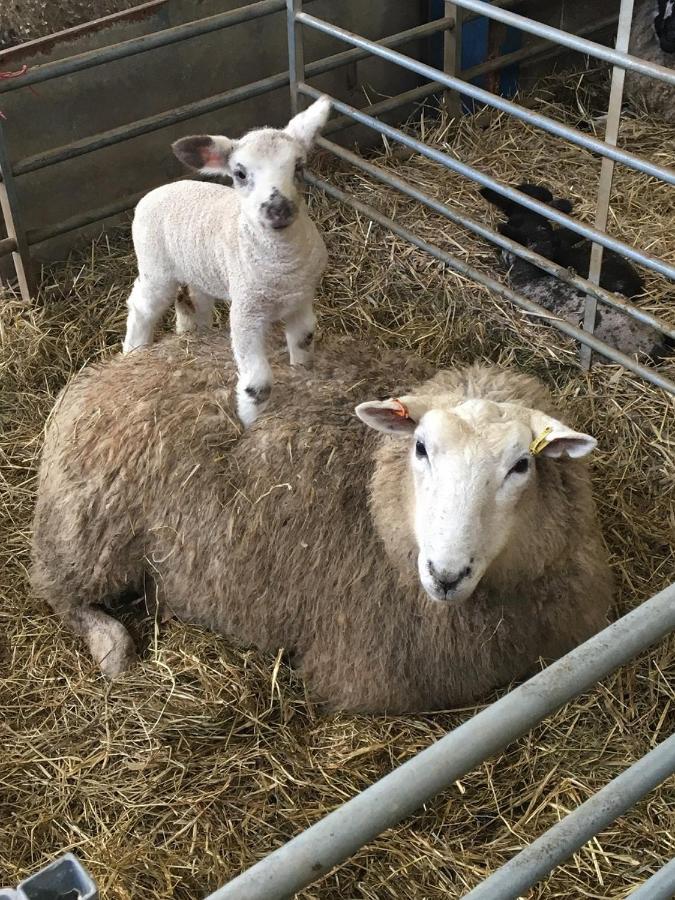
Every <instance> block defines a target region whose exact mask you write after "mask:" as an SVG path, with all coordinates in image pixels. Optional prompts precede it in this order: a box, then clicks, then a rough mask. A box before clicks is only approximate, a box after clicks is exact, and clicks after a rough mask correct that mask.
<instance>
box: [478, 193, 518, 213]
mask: <svg viewBox="0 0 675 900" xmlns="http://www.w3.org/2000/svg"><path fill="white" fill-rule="evenodd" d="M479 194H480V195H481V196H482V197H484V198H485V199H486V200H487V202H488V203H491V204H492V205H493V206H496V207H497V209H501V211H502V212H504V213H506V214H507V215H508V214H509V213H510V212H512V211H513V210H514V209H515V208H516V204H515V203H514V202H513V200H509V198H508V197H503V196H502V195H501V194H498V193H497V191H493V190H492V188H486V187H484V188H481V189H480V191H479Z"/></svg>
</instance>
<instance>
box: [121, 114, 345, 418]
mask: <svg viewBox="0 0 675 900" xmlns="http://www.w3.org/2000/svg"><path fill="white" fill-rule="evenodd" d="M329 112H330V103H329V101H328V99H327V98H326V97H322V98H320V99H319V100H317V101H316V102H315V103H313V104H312V105H311V106H310V107H309V108H308V109H306V110H305V111H304V112H301V113H299V114H298V115H297V116H295V117H294V118H293V119H291V121H290V122H289V123H288V125H287V126H286V128H284V129H283V130H277V129H272V128H261V129H259V130H257V131H251V132H249V134H247V135H245V136H244V137H243V138H241V139H240V140H238V141H234V140H230V138H227V137H210V136H208V135H201V136H198V137H186V138H182V139H181V140H179V141H176V143H175V144H174V145H173V150H174V153H175V154H176V156H177V157H178V158H179V159H180V160H181V161H182V162H184V163H186V164H187V165H188V166H190V167H191V168H193V169H196V170H197V171H199V172H202V173H204V174H219V175H222V174H226V173H227V174H230V175H231V176H232V179H233V182H234V189H232V188H227V187H223V186H222V185H218V184H209V183H205V182H196V181H182V182H175V183H173V184H167V185H164V186H163V187H160V188H157V189H156V190H154V191H151V192H150V193H149V194H148V195H147V196H146V197H144V198H143V199H142V200H141V201H140V203H139V204H138V206H137V207H136V213H135V216H134V222H133V227H132V234H133V240H134V249H135V250H136V256H137V259H138V278H137V279H136V282H135V284H134V288H133V290H132V292H131V295H130V297H129V300H128V301H127V305H128V307H129V314H128V318H127V332H126V337H125V339H124V352H125V353H126V352H128V351H130V350H134V349H136V348H137V347H140V346H143V345H147V344H150V343H152V336H153V331H154V327H155V325H156V323H157V321H158V320H159V319H160V317H161V316H162V315H163V314H164V313H165V312H166V310H167V309H168V307H169V306H170V305H171V303H172V302H174V300H176V295H177V291H178V288H179V285H181V284H186V285H188V286H189V288H190V297H189V299H186V300H180V301H178V302H177V304H176V326H177V327H176V330H177V331H178V332H179V333H181V332H186V331H190V330H192V329H193V328H195V327H199V328H204V327H208V326H210V324H211V318H212V313H213V304H214V302H215V300H216V299H220V298H229V300H230V334H231V339H232V349H233V352H234V358H235V360H236V362H237V376H238V381H237V411H238V414H239V417H240V419H241V421H242V422H243V423H244V425H250V424H251V422H252V421H253V420H254V419H255V418H256V416H257V415H258V414H259V413H260V412H261V410H262V408H263V407H264V405H265V403H266V402H267V400H268V398H269V396H270V392H271V389H272V375H271V370H270V366H269V363H268V361H267V353H266V349H265V337H266V332H267V330H268V327H269V325H270V324H271V323H272V322H276V321H283V322H284V323H285V328H286V340H287V343H288V350H289V353H290V360H291V365H308V364H309V363H311V361H312V350H313V337H314V327H315V316H314V312H313V309H312V303H313V300H314V296H315V293H316V289H317V286H318V283H319V280H320V278H321V275H322V274H323V270H324V268H325V265H326V256H327V254H326V247H325V245H324V242H323V240H322V239H321V236H320V234H319V232H318V231H317V229H316V226H315V225H314V223H313V222H312V221H311V219H310V218H309V216H308V214H307V209H306V207H305V203H304V200H303V198H302V194H301V192H300V188H299V176H300V173H301V169H302V165H303V163H304V162H305V159H306V157H307V153H308V152H309V150H310V148H311V146H312V143H313V141H314V138H315V136H316V134H317V132H318V131H319V129H320V128H321V127H322V126H323V125H324V124H325V122H326V119H327V118H328V114H329Z"/></svg>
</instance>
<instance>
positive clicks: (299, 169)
mask: <svg viewBox="0 0 675 900" xmlns="http://www.w3.org/2000/svg"><path fill="white" fill-rule="evenodd" d="M303 168H304V166H303V163H302V160H301V159H299V160H298V161H297V162H296V164H295V174H296V176H297V177H298V178H299V177H300V176H301V175H302V170H303Z"/></svg>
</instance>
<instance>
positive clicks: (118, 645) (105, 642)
mask: <svg viewBox="0 0 675 900" xmlns="http://www.w3.org/2000/svg"><path fill="white" fill-rule="evenodd" d="M120 627H122V626H120ZM115 632H116V633H115V634H111V632H110V631H109V630H105V631H104V630H101V631H99V632H97V633H94V634H92V635H90V637H89V647H90V649H91V653H92V656H93V657H94V659H95V660H96V662H97V663H98V665H99V667H100V669H101V671H102V672H103V674H104V675H105V677H106V678H110V679H113V678H117V677H118V676H120V675H122V674H123V673H124V672H126V671H127V670H128V669H130V668H131V667H132V666H133V665H135V663H137V662H138V653H137V652H136V647H135V645H134V642H133V640H132V638H131V635H130V634H129V633H128V632H127V631H126V630H125V631H124V634H120V633H119V632H118V631H117V629H115Z"/></svg>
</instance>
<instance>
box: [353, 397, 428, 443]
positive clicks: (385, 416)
mask: <svg viewBox="0 0 675 900" xmlns="http://www.w3.org/2000/svg"><path fill="white" fill-rule="evenodd" d="M426 411H427V405H426V404H425V403H424V401H423V400H422V399H421V398H419V397H401V398H400V399H391V400H367V401H366V402H365V403H359V405H358V406H357V407H356V409H355V412H356V415H357V416H358V417H359V419H361V421H362V422H365V423H366V425H368V426H369V427H370V428H374V429H375V430H376V431H384V432H386V433H387V434H400V435H406V434H412V432H413V431H414V430H415V428H416V427H417V423H418V422H419V420H420V419H421V418H422V416H423V415H424V413H425V412H426Z"/></svg>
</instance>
